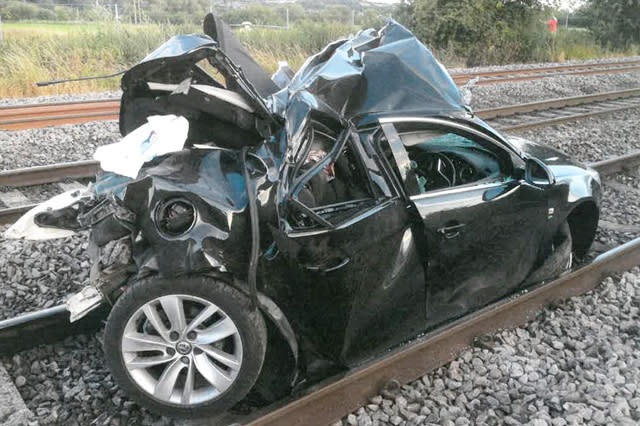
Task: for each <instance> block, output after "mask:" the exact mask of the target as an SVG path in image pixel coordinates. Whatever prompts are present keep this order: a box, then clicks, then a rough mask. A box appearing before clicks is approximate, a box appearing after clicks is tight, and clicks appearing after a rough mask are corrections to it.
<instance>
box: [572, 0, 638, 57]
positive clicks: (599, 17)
mask: <svg viewBox="0 0 640 426" xmlns="http://www.w3.org/2000/svg"><path fill="white" fill-rule="evenodd" d="M583 16H584V18H585V20H586V25H587V26H588V28H589V29H590V30H591V31H592V32H593V34H594V36H595V38H596V40H598V42H600V44H602V45H606V46H608V47H613V48H623V49H627V48H629V47H630V46H632V45H634V44H635V45H637V44H640V0H590V1H589V3H588V4H587V7H585V8H584V11H583Z"/></svg>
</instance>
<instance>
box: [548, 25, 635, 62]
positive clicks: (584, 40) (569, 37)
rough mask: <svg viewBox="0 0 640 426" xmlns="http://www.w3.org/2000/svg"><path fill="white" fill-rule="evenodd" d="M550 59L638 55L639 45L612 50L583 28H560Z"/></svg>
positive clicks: (552, 46) (566, 59)
mask: <svg viewBox="0 0 640 426" xmlns="http://www.w3.org/2000/svg"><path fill="white" fill-rule="evenodd" d="M550 51H551V53H550V56H551V57H550V59H551V60H552V61H554V62H564V61H572V60H585V59H594V58H618V57H624V56H635V55H638V54H639V52H640V50H639V47H638V46H631V47H629V48H628V49H626V50H611V49H607V48H605V47H602V46H600V45H599V44H597V43H596V41H595V39H594V38H593V36H592V35H591V33H590V32H589V31H588V30H586V29H583V28H569V29H568V30H564V29H562V28H561V29H560V31H559V32H558V34H557V36H556V39H555V42H552V45H551V49H550Z"/></svg>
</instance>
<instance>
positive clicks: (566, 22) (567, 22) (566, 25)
mask: <svg viewBox="0 0 640 426" xmlns="http://www.w3.org/2000/svg"><path fill="white" fill-rule="evenodd" d="M569 15H571V12H567V20H566V21H565V23H564V26H565V30H568V29H569Z"/></svg>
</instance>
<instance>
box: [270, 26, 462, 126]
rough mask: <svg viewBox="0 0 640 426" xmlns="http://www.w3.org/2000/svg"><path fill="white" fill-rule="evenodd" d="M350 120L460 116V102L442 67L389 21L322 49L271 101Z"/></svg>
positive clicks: (421, 46) (415, 39)
mask: <svg viewBox="0 0 640 426" xmlns="http://www.w3.org/2000/svg"><path fill="white" fill-rule="evenodd" d="M275 96H276V97H278V103H279V104H280V105H281V106H286V108H287V109H288V108H289V107H290V106H291V105H292V104H295V103H296V101H302V102H303V103H306V104H308V105H309V106H310V107H311V108H312V109H318V110H325V111H326V110H332V111H333V112H334V113H336V114H337V115H340V116H341V117H343V118H346V119H350V118H354V117H357V116H360V117H361V116H363V115H366V114H380V113H385V112H394V113H408V112H415V113H418V112H419V113H421V114H423V115H432V114H438V115H443V114H456V113H458V114H459V113H460V112H464V111H465V109H466V106H465V101H464V99H463V97H462V95H461V93H460V91H459V89H458V87H457V86H456V84H455V83H454V82H453V80H452V79H451V77H450V76H449V74H448V73H447V71H446V70H445V69H444V67H443V66H442V65H441V64H440V63H439V62H438V61H437V60H436V59H435V57H434V56H433V54H432V53H431V51H430V50H429V49H428V48H427V47H426V46H425V45H424V44H422V43H421V42H420V41H419V40H418V39H417V38H416V37H415V36H414V35H413V34H412V33H411V32H410V31H409V30H408V29H406V28H405V27H403V26H402V25H400V24H398V23H397V22H395V21H393V20H389V22H388V23H387V24H386V25H385V26H384V27H383V28H382V29H380V30H379V31H376V30H374V29H369V30H364V31H361V32H360V33H358V34H357V35H356V36H355V37H353V38H351V39H348V40H341V41H338V42H335V43H332V44H330V45H329V46H327V47H326V48H325V49H324V50H323V51H322V52H320V53H318V54H317V55H315V56H312V57H311V58H309V59H308V60H307V62H306V63H305V64H304V65H303V66H302V68H300V70H299V71H298V72H297V73H296V74H295V76H294V77H293V79H292V81H291V83H290V84H289V85H288V87H287V88H286V89H285V90H283V91H282V92H280V93H279V94H277V95H275Z"/></svg>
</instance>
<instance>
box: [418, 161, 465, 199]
mask: <svg viewBox="0 0 640 426" xmlns="http://www.w3.org/2000/svg"><path fill="white" fill-rule="evenodd" d="M420 160H421V161H419V163H418V170H419V174H421V175H422V176H423V177H424V178H426V182H425V184H427V185H428V186H429V189H431V190H432V189H440V188H451V187H452V186H455V185H456V168H455V166H454V164H453V161H451V159H450V158H449V157H447V156H446V155H445V154H442V153H439V152H433V153H428V154H426V155H424V156H422V158H421V159H420Z"/></svg>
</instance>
